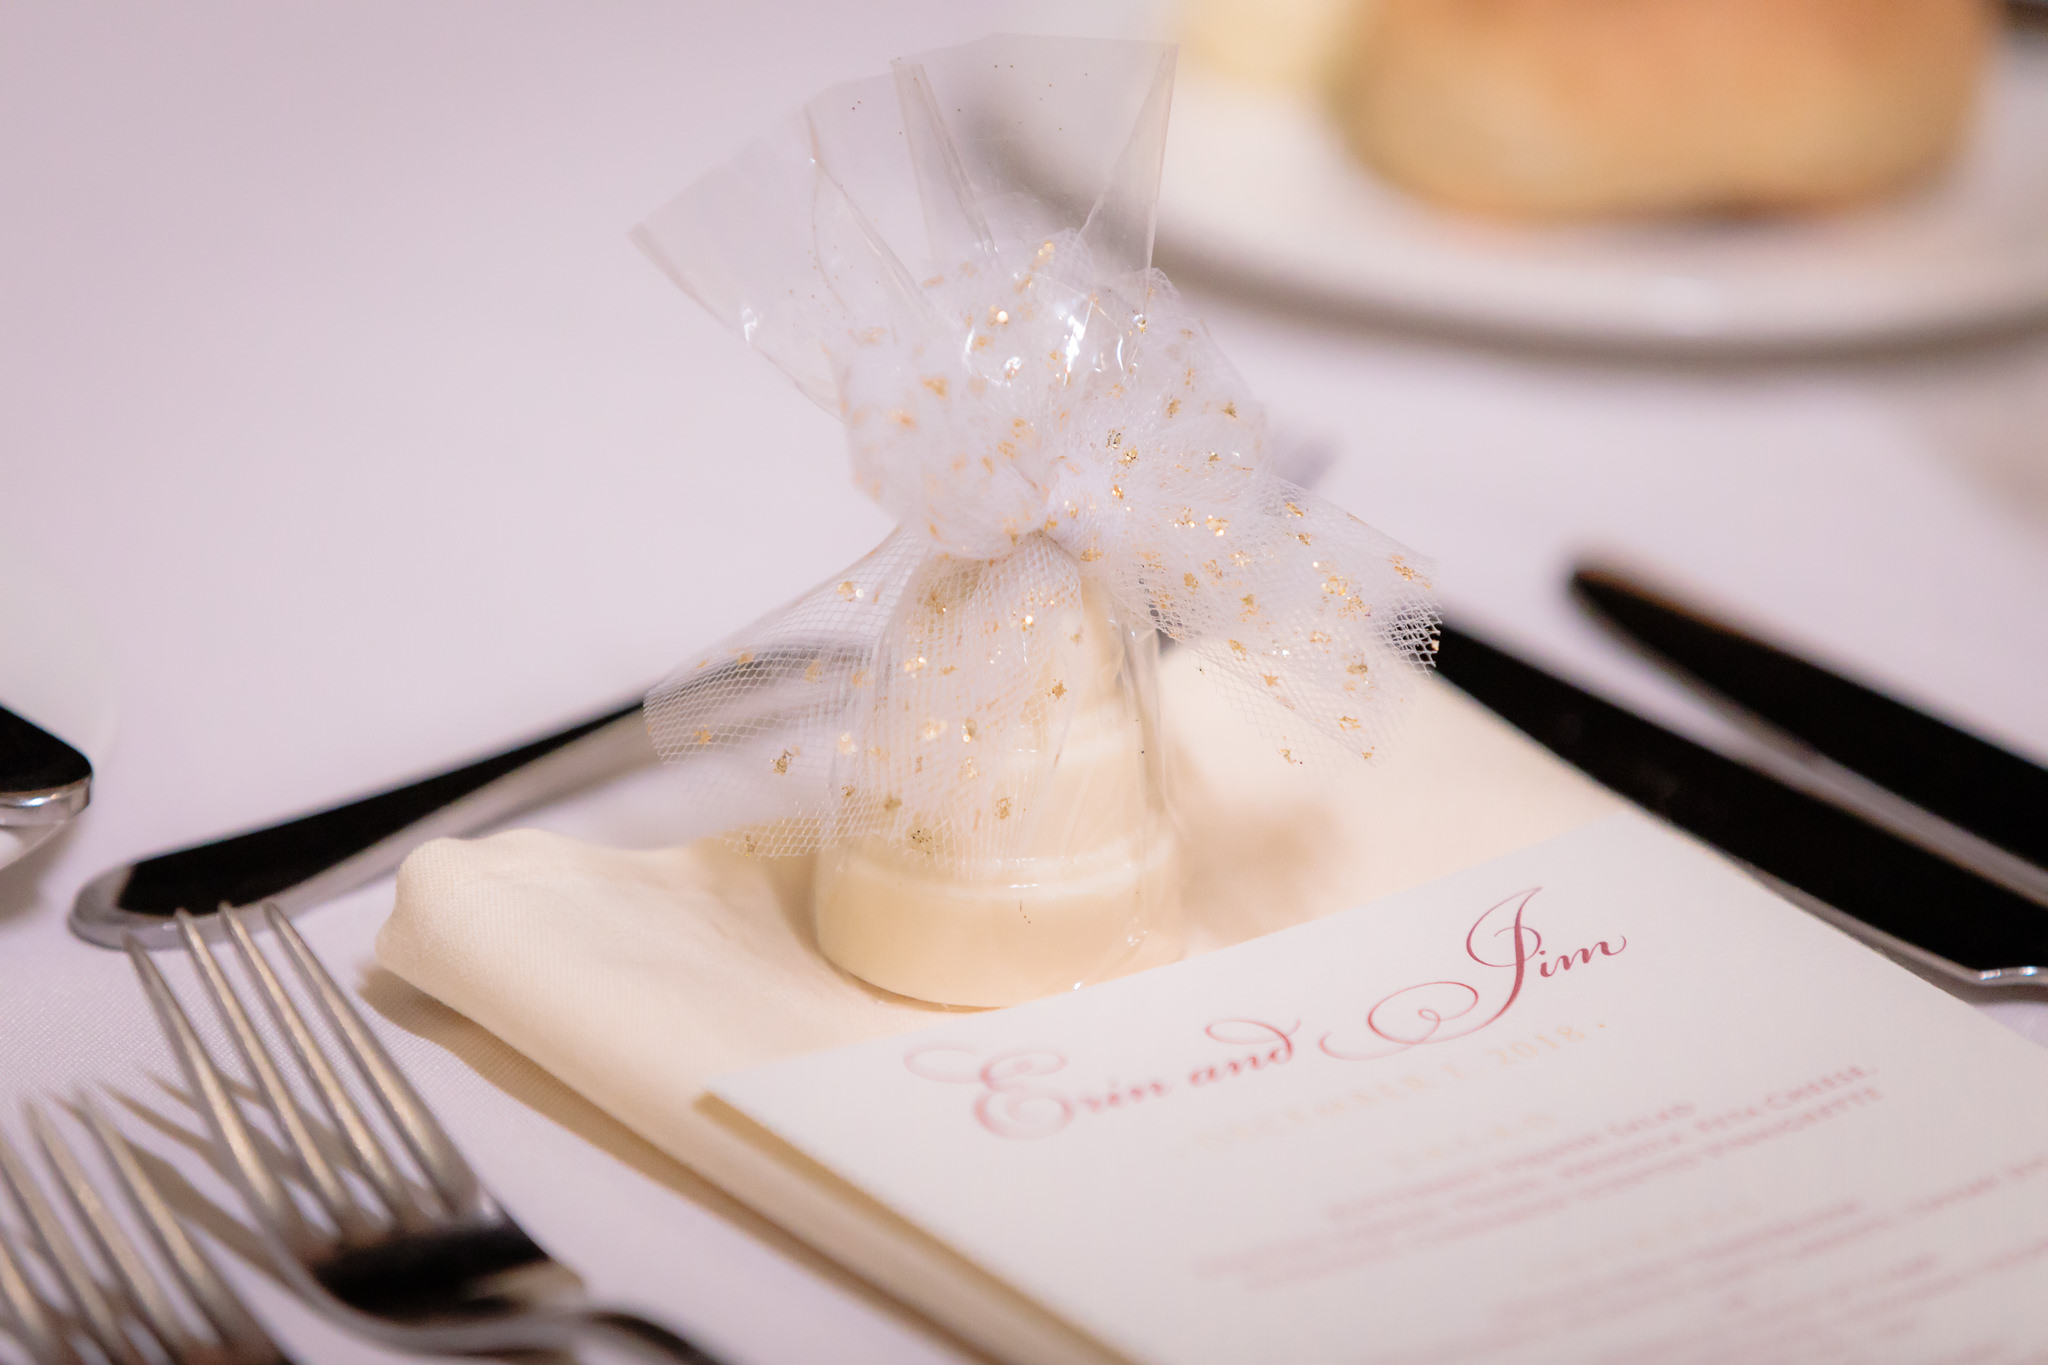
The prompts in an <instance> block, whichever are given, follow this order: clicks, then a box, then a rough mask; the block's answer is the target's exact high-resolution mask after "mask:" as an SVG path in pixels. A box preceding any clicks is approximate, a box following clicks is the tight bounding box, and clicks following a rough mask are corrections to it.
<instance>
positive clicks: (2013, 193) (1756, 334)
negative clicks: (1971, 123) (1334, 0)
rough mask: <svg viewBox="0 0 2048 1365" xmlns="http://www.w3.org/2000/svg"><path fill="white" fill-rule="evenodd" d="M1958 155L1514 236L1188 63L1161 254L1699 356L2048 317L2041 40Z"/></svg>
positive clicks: (1312, 116)
mask: <svg viewBox="0 0 2048 1365" xmlns="http://www.w3.org/2000/svg"><path fill="white" fill-rule="evenodd" d="M1984 93H1985V98H1984V101H1983V106H1982V111H1981V114H1980V118H1979V126H1978V128H1977V130H1976V133H1975V136H1974V137H1973V139H1972V142H1971V145H1970V147H1969V148H1968V150H1967V153H1966V155H1965V156H1964V157H1963V158H1962V159H1961V161H1960V162H1959V164H1958V165H1956V166H1955V167H1954V168H1953V169H1952V170H1951V171H1950V172H1949V173H1948V174H1947V175H1945V176H1944V177H1943V178H1942V179H1941V180H1940V182H1939V183H1937V184H1934V185H1931V186H1929V187H1928V188H1927V189H1925V190H1922V191H1920V192H1918V193H1916V194H1913V195H1910V196H1908V197H1905V198H1902V199H1897V200H1893V201H1890V202H1888V203H1885V204H1883V205H1879V206H1873V207H1871V208H1867V209H1862V210H1856V211H1851V212H1845V213H1838V214H1830V215H1825V216H1814V217H1811V218H1799V219H1786V218H1779V219H1758V220H1750V221H1739V220H1730V221H1690V222H1668V223H1654V224H1646V223H1636V224H1611V225H1601V226H1576V227H1532V228H1521V227H1514V226H1510V225H1506V224H1497V223H1489V222H1486V221H1484V220H1478V219H1470V218H1463V217H1457V216H1453V215H1451V214H1447V213H1443V212H1439V211H1436V210H1434V209H1431V208H1430V207H1428V206H1427V205H1424V204H1422V203H1420V202H1418V201H1417V200H1414V199H1411V198H1408V197H1407V196H1405V195H1403V194H1402V193H1400V192H1399V191H1397V190H1395V189H1393V188H1391V187H1389V186H1387V185H1385V184H1383V183H1381V182H1379V181H1378V180H1376V179H1375V178H1374V177H1373V176H1372V175H1371V174H1370V173H1369V172H1368V171H1366V170H1365V169H1364V168H1363V167H1361V166H1360V165H1359V164H1358V163H1357V162H1356V161H1354V160H1353V159H1352V158H1351V156H1350V155H1349V153H1347V152H1346V151H1345V149H1344V147H1343V145H1342V143H1341V141H1340V140H1339V137H1338V134H1337V132H1336V130H1335V129H1334V128H1333V127H1332V126H1331V125H1330V123H1329V121H1328V120H1327V118H1326V117H1325V116H1323V115H1322V114H1321V113H1320V112H1319V111H1318V110H1316V109H1315V108H1314V107H1312V106H1311V105H1309V104H1308V103H1307V102H1305V101H1303V102H1295V101H1291V100H1289V99H1287V98H1285V97H1281V96H1275V95H1272V94H1269V93H1266V92H1262V91H1254V90H1247V89H1243V88H1238V87H1232V86H1226V85H1222V84H1219V83H1217V82H1216V81H1215V80H1214V79H1213V78H1205V76H1204V75H1203V73H1201V72H1199V71H1194V70H1188V71H1184V72H1183V75H1182V78H1181V81H1180V84H1179V88H1178V90H1177V91H1176V94H1175V97H1174V107H1173V134H1172V136H1171V137H1170V138H1169V139H1168V140H1167V151H1166V167H1165V172H1164V175H1163V177H1162V183H1161V188H1160V204H1159V244H1160V250H1161V254H1162V255H1164V256H1165V257H1166V258H1167V259H1168V261H1169V263H1172V262H1174V261H1176V260H1177V261H1180V262H1185V263H1187V264H1189V265H1192V266H1196V267H1198V268H1202V269H1207V270H1210V271H1215V272H1221V273H1226V274H1230V275H1235V276H1238V277H1240V278H1243V279H1246V280H1248V281H1250V282H1252V283H1255V284H1259V285H1262V286H1265V287H1271V288H1278V289H1280V290H1283V291H1285V292H1287V293H1290V294H1293V295H1296V296H1301V297H1306V298H1310V299H1314V300H1316V301H1319V302H1322V303H1325V304H1333V305H1340V306H1345V307H1350V308H1356V309H1361V310H1367V311H1372V312H1380V313H1395V314H1403V315H1408V316H1413V317H1421V318H1427V319H1432V320H1436V321H1438V322H1441V323H1447V324H1452V325H1458V326H1463V327H1476V328H1481V329H1485V330H1491V331H1504V332H1511V333H1516V334H1521V335H1532V334H1533V335H1540V336H1546V337H1556V338H1564V339H1570V340H1577V341H1590V342H1605V343H1630V344H1641V343H1653V344H1661V345H1665V346H1671V347H1684V348H1700V349H1736V348H1796V347H1824V346H1839V345H1848V344H1867V343H1871V342H1877V341H1891V340H1899V339H1904V338H1910V337H1921V336H1931V335H1938V334H1944V333H1952V332H1957V331H1962V330H1968V329H1976V328H1984V327H1995V326H1998V325H2001V324H2011V323H2015V322H2019V321H2022V320H2024V319H2027V318H2029V317H2036V316H2042V315H2048V35H2042V34H2038V33H2028V32H2022V33H2019V34H2015V35H2013V37H2012V38H2011V40H2010V41H2009V42H2008V43H2007V44H2006V46H2005V49H2004V51H2003V52H2002V53H2001V55H2000V58H1999V60H1998V61H1997V63H1996V64H1995V66H1994V73H1993V76H1992V79H1991V81H1990V83H1989V85H1988V88H1987V89H1986V91H1985V92H1984Z"/></svg>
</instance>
